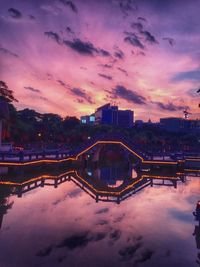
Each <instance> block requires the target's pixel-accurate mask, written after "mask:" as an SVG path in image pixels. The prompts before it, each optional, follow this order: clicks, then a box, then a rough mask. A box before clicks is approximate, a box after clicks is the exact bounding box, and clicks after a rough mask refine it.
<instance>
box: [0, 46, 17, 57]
mask: <svg viewBox="0 0 200 267" xmlns="http://www.w3.org/2000/svg"><path fill="white" fill-rule="evenodd" d="M0 52H1V53H3V54H6V55H9V56H12V57H16V58H18V57H19V56H18V55H17V54H15V53H13V52H11V51H10V50H8V49H6V48H4V47H0Z"/></svg>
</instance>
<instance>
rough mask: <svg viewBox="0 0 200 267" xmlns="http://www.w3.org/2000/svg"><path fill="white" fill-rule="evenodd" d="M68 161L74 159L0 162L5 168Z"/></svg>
mask: <svg viewBox="0 0 200 267" xmlns="http://www.w3.org/2000/svg"><path fill="white" fill-rule="evenodd" d="M68 160H76V158H65V159H40V160H34V161H28V162H6V161H5V162H0V166H1V165H7V166H25V165H33V164H38V163H58V162H65V161H68Z"/></svg>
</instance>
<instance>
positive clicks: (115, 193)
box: [75, 171, 143, 196]
mask: <svg viewBox="0 0 200 267" xmlns="http://www.w3.org/2000/svg"><path fill="white" fill-rule="evenodd" d="M75 174H76V176H77V177H78V178H79V179H80V180H81V181H83V182H84V183H85V184H86V185H87V186H88V187H89V188H91V189H92V190H93V191H95V192H96V193H97V194H104V195H109V194H112V195H116V196H119V195H121V194H122V193H123V192H124V191H126V190H127V189H129V188H132V187H133V186H134V185H135V184H137V183H138V182H140V181H142V180H143V177H141V178H140V179H138V180H137V181H135V182H133V183H131V184H130V185H128V186H127V187H126V188H124V189H123V190H121V191H119V192H115V191H114V192H113V191H102V190H97V189H96V188H94V186H92V185H91V184H90V183H88V182H87V181H86V180H85V179H83V178H82V177H81V176H80V175H78V173H77V171H75Z"/></svg>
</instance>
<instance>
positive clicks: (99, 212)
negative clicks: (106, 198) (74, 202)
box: [95, 208, 109, 214]
mask: <svg viewBox="0 0 200 267" xmlns="http://www.w3.org/2000/svg"><path fill="white" fill-rule="evenodd" d="M107 212H109V208H102V209H99V210H97V211H96V212H95V214H102V213H107Z"/></svg>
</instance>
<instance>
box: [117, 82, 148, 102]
mask: <svg viewBox="0 0 200 267" xmlns="http://www.w3.org/2000/svg"><path fill="white" fill-rule="evenodd" d="M112 95H113V97H115V98H122V99H125V100H126V101H128V102H131V103H134V104H139V105H140V104H141V105H143V104H146V98H145V97H144V96H141V95H139V94H138V93H137V92H135V91H132V90H130V89H127V88H126V87H124V86H122V85H117V86H116V87H115V88H114V89H113V90H112Z"/></svg>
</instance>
